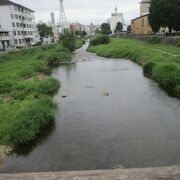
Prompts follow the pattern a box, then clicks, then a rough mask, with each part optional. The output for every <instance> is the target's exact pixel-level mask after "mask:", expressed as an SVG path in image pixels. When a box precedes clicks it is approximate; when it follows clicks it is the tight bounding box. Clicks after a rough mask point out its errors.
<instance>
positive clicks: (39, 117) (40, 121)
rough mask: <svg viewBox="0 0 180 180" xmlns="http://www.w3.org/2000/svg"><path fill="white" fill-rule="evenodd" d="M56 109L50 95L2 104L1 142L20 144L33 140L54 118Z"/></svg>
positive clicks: (0, 109)
mask: <svg viewBox="0 0 180 180" xmlns="http://www.w3.org/2000/svg"><path fill="white" fill-rule="evenodd" d="M54 109H55V108H54V104H53V102H52V100H51V98H48V97H41V98H40V99H35V100H26V101H23V102H21V103H20V102H16V103H14V104H5V105H1V107H0V113H1V117H0V123H1V128H0V144H14V145H19V144H24V143H27V142H28V141H30V140H33V139H34V138H35V136H36V135H37V134H38V133H39V132H40V129H41V128H42V127H43V126H45V125H46V124H47V123H48V122H50V121H51V120H53V119H54ZM8 123H9V124H8Z"/></svg>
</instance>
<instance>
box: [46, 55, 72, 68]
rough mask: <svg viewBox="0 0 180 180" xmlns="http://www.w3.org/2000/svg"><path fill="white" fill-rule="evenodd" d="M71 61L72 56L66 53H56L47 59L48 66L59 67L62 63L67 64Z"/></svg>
mask: <svg viewBox="0 0 180 180" xmlns="http://www.w3.org/2000/svg"><path fill="white" fill-rule="evenodd" d="M68 60H70V55H69V54H67V53H66V52H61V53H56V54H53V55H51V56H49V57H48V58H47V61H48V66H50V67H53V66H58V65H59V64H61V63H64V62H67V61H68Z"/></svg>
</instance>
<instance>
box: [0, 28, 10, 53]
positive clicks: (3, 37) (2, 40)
mask: <svg viewBox="0 0 180 180" xmlns="http://www.w3.org/2000/svg"><path fill="white" fill-rule="evenodd" d="M9 46H10V36H9V31H8V30H5V29H2V28H1V27H0V51H5V50H6V49H7V48H9Z"/></svg>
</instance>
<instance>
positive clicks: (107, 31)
mask: <svg viewBox="0 0 180 180" xmlns="http://www.w3.org/2000/svg"><path fill="white" fill-rule="evenodd" d="M101 31H102V34H106V35H108V34H111V33H112V32H111V28H110V24H109V23H103V24H102V25H101Z"/></svg>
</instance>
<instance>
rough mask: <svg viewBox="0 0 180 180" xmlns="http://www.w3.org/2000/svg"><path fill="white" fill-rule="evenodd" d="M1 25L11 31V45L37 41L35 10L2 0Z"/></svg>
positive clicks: (30, 43)
mask: <svg viewBox="0 0 180 180" xmlns="http://www.w3.org/2000/svg"><path fill="white" fill-rule="evenodd" d="M0 26H1V28H3V29H6V30H8V31H9V36H10V41H9V45H10V46H11V47H22V46H28V45H32V44H34V43H36V27H35V19H34V11H33V10H31V9H29V8H27V7H24V6H22V5H20V4H16V3H14V2H12V1H9V0H0Z"/></svg>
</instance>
